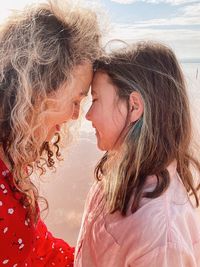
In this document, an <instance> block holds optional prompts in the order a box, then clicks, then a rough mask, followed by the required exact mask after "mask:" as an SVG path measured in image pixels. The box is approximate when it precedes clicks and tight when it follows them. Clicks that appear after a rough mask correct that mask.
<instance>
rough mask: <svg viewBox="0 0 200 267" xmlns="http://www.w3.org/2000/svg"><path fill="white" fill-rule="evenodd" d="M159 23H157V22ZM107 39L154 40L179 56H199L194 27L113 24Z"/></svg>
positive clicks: (198, 39)
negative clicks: (169, 47)
mask: <svg viewBox="0 0 200 267" xmlns="http://www.w3.org/2000/svg"><path fill="white" fill-rule="evenodd" d="M157 25H159V24H157ZM109 39H121V40H124V41H126V42H128V43H131V42H135V41H141V40H155V41H160V42H164V43H166V44H167V45H169V46H171V47H172V48H173V49H174V50H175V52H176V53H177V55H178V57H179V58H200V50H199V47H200V32H199V31H198V30H195V29H185V28H184V29H176V28H172V27H171V28H155V27H148V26H147V25H142V27H141V24H139V25H138V24H134V25H133V24H117V23H115V24H113V28H112V31H111V34H110V36H109V37H108V39H107V41H108V40H109Z"/></svg>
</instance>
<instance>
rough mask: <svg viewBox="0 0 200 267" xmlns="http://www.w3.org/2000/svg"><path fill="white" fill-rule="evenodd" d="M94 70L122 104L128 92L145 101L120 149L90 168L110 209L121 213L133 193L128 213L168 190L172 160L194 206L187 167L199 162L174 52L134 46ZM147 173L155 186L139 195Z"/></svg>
mask: <svg viewBox="0 0 200 267" xmlns="http://www.w3.org/2000/svg"><path fill="white" fill-rule="evenodd" d="M95 69H96V71H100V72H103V73H106V74H107V75H108V76H109V78H110V81H111V82H112V83H113V85H115V88H116V91H117V94H118V96H119V97H120V98H123V99H126V100H127V105H129V96H130V94H131V92H133V91H137V92H139V93H140V95H141V96H142V99H143V102H144V113H143V116H142V117H141V118H140V119H139V120H138V121H137V122H136V123H135V124H133V125H131V126H130V127H129V129H128V133H127V135H126V137H125V139H124V141H123V143H122V145H121V148H120V149H119V150H117V151H111V152H110V151H108V152H106V154H105V155H104V156H103V158H102V159H101V160H100V162H99V164H98V165H97V166H96V169H95V176H96V178H97V180H103V182H104V190H105V197H106V199H107V203H108V208H109V211H110V212H114V211H116V210H119V211H120V212H121V213H122V214H123V215H125V214H126V212H127V209H128V205H129V203H130V198H131V196H132V195H133V196H134V198H133V202H132V206H131V207H132V212H133V213H134V212H135V211H136V210H137V209H138V207H139V203H140V200H141V198H142V197H147V198H156V197H159V196H160V195H161V194H162V193H163V192H165V190H166V189H167V188H168V186H169V183H170V177H169V172H168V170H167V166H168V165H169V164H170V163H171V162H172V161H174V160H176V161H177V171H178V173H179V175H180V177H181V180H182V182H183V184H184V186H185V188H186V189H187V191H188V192H190V193H192V194H193V195H194V197H195V199H196V205H197V206H198V205H199V199H198V195H197V189H199V185H198V186H197V183H195V178H194V176H193V174H192V169H193V168H195V169H196V171H197V173H198V174H200V162H199V160H198V159H197V157H195V155H194V154H193V153H192V150H191V140H192V130H191V128H192V125H191V115H190V107H189V100H188V96H187V91H186V85H185V80H184V76H183V73H182V70H181V67H180V65H179V63H178V61H177V59H176V56H175V54H174V53H173V51H172V50H171V49H170V48H168V47H167V46H165V45H163V44H160V43H156V42H139V43H137V44H134V45H130V46H127V47H126V48H123V49H120V50H117V51H114V52H112V53H111V54H110V55H108V56H106V57H103V58H102V59H101V60H98V61H97V62H96V63H95ZM116 157H117V159H116ZM148 175H156V177H157V185H156V187H155V189H154V190H153V191H152V192H148V193H143V189H144V185H145V182H146V179H147V176H148ZM104 176H105V177H104ZM196 186H197V187H196ZM133 192H134V194H133Z"/></svg>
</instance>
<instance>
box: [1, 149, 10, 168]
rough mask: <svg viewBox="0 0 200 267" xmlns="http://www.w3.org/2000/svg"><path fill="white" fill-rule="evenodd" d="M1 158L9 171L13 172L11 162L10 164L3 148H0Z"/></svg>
mask: <svg viewBox="0 0 200 267" xmlns="http://www.w3.org/2000/svg"><path fill="white" fill-rule="evenodd" d="M0 158H1V160H2V161H3V162H4V164H5V165H6V167H7V168H8V170H9V171H11V169H12V168H11V165H10V162H9V160H8V158H7V157H6V155H5V153H4V151H3V148H2V146H0Z"/></svg>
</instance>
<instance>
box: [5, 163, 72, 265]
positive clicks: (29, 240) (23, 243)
mask: <svg viewBox="0 0 200 267" xmlns="http://www.w3.org/2000/svg"><path fill="white" fill-rule="evenodd" d="M11 186H13V183H12V175H11V173H10V172H9V170H8V169H7V167H6V166H5V164H4V163H3V162H2V161H1V160H0V266H5V267H23V266H28V267H42V266H46V267H50V266H51V267H52V266H56V267H59V266H69V267H72V266H73V261H74V248H71V247H70V246H69V245H68V244H67V243H65V242H64V241H63V240H61V239H58V238H54V237H53V236H52V234H51V233H50V232H49V231H48V230H47V227H46V226H45V224H44V223H43V222H42V221H41V220H39V221H38V223H37V225H34V224H32V222H31V221H30V220H29V219H27V216H26V214H27V212H26V207H25V206H23V205H22V204H21V203H20V199H21V196H20V195H21V193H20V192H17V191H16V192H13V190H12V189H11Z"/></svg>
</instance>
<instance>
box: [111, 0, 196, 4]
mask: <svg viewBox="0 0 200 267" xmlns="http://www.w3.org/2000/svg"><path fill="white" fill-rule="evenodd" d="M111 1H112V2H116V3H119V4H124V5H127V4H133V3H135V2H139V0H111ZM142 2H146V3H152V4H160V3H164V4H171V5H182V4H189V3H195V2H197V1H194V0H142Z"/></svg>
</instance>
